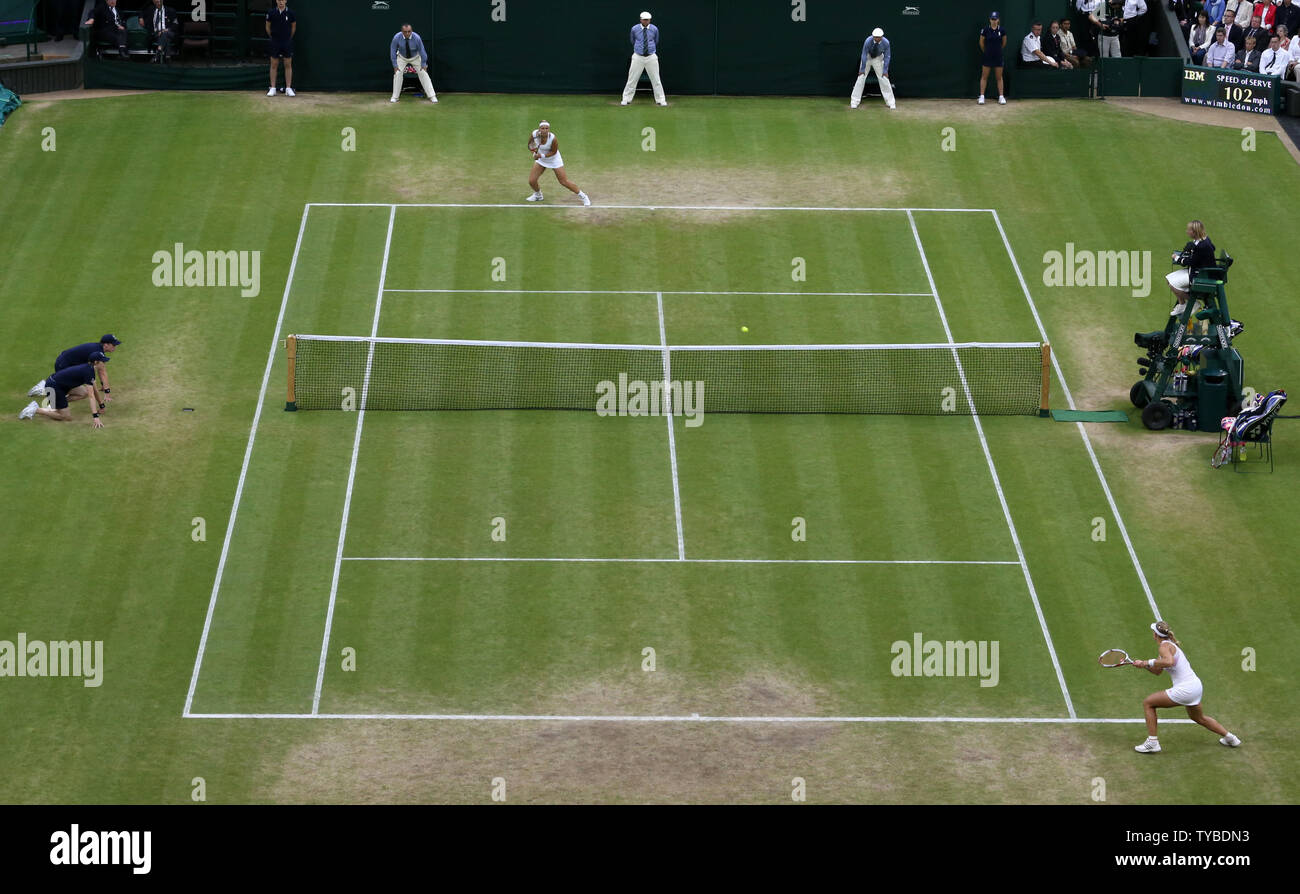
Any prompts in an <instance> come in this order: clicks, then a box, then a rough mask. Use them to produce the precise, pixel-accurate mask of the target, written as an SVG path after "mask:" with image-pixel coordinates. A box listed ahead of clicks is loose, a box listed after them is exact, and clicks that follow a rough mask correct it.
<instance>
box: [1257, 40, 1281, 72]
mask: <svg viewBox="0 0 1300 894" xmlns="http://www.w3.org/2000/svg"><path fill="white" fill-rule="evenodd" d="M1281 43H1282V42H1281V41H1280V40H1279V39H1278V36H1277V35H1276V34H1274V35H1273V37H1272V38H1270V39H1269V42H1268V49H1267V50H1265V51H1264V52H1263V54H1262V55H1261V56H1260V57H1259V73H1260V74H1262V75H1268V76H1269V77H1270V78H1280V77H1282V75H1284V74H1286V63H1287V54H1286V53H1283V52H1282V50H1281V47H1280V44H1281Z"/></svg>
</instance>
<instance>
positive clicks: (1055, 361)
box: [993, 209, 1160, 621]
mask: <svg viewBox="0 0 1300 894" xmlns="http://www.w3.org/2000/svg"><path fill="white" fill-rule="evenodd" d="M993 222H994V223H995V224H997V225H998V233H999V234H1001V236H1002V245H1003V247H1004V248H1006V250H1007V257H1008V258H1010V259H1011V266H1012V267H1014V268H1015V271H1016V279H1018V280H1020V288H1021V290H1022V291H1023V292H1024V293H1025V300H1026V301H1027V302H1029V310H1030V312H1031V313H1032V314H1033V315H1034V322H1035V323H1036V324H1037V325H1038V334H1039V335H1040V336H1042V338H1043V341H1045V342H1048V343H1050V342H1051V339H1049V338H1048V337H1047V330H1046V329H1045V328H1043V320H1042V318H1041V317H1039V316H1038V307H1037V306H1036V305H1035V304H1034V299H1033V296H1031V295H1030V294H1029V286H1028V285H1026V284H1025V277H1024V274H1022V273H1021V272H1020V264H1019V263H1018V262H1017V261H1016V254H1015V252H1013V251H1012V250H1011V241H1010V240H1009V239H1007V231H1006V230H1004V229H1002V220H1001V218H999V217H998V212H997V210H996V209H994V210H993ZM1052 368H1053V369H1054V370H1056V378H1057V380H1058V381H1059V382H1060V383H1061V391H1063V392H1064V393H1065V402H1066V404H1068V405H1069V407H1070V409H1071V410H1073V409H1075V406H1074V397H1073V395H1071V394H1070V386H1069V385H1067V384H1066V382H1065V373H1063V372H1061V355H1060V354H1059V353H1058V352H1057V351H1053V352H1052ZM1075 427H1076V428H1077V429H1078V430H1079V437H1081V438H1083V446H1084V447H1085V448H1087V450H1088V459H1090V460H1091V461H1092V468H1093V470H1094V471H1095V472H1096V473H1097V480H1098V481H1100V482H1101V490H1102V493H1104V494H1105V495H1106V503H1107V504H1108V505H1109V506H1110V511H1111V514H1112V515H1113V516H1114V518H1115V525H1116V527H1118V528H1119V533H1120V536H1121V537H1122V538H1124V547H1125V548H1126V549H1127V550H1128V557H1129V560H1130V561H1132V563H1133V570H1134V571H1136V572H1137V576H1138V582H1139V583H1141V584H1142V592H1143V593H1145V594H1146V597H1147V604H1148V605H1150V606H1151V613H1152V614H1153V615H1155V617H1156V620H1157V621H1158V620H1160V609H1159V608H1158V607H1157V606H1156V599H1155V597H1154V596H1153V595H1151V586H1150V585H1149V584H1148V583H1147V576H1146V573H1145V572H1144V571H1143V570H1142V563H1141V562H1140V561H1139V560H1138V556H1137V550H1135V549H1134V548H1133V541H1132V540H1131V539H1129V536H1128V528H1126V527H1125V526H1124V519H1123V517H1122V516H1121V515H1120V514H1119V507H1118V506H1116V505H1115V497H1114V496H1113V495H1112V494H1111V492H1110V484H1108V483H1107V481H1106V475H1105V473H1104V472H1102V470H1101V463H1100V462H1098V461H1097V454H1096V453H1095V452H1094V451H1093V449H1092V440H1091V439H1090V438H1089V437H1088V430H1087V428H1085V427H1084V425H1083V423H1082V422H1076V423H1075Z"/></svg>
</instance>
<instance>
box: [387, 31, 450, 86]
mask: <svg viewBox="0 0 1300 894" xmlns="http://www.w3.org/2000/svg"><path fill="white" fill-rule="evenodd" d="M388 60H389V61H390V62H392V63H393V97H392V99H390V100H388V101H389V102H397V98H398V97H399V96H401V95H402V81H403V80H405V77H406V76H405V74H404V72H405V71H406V66H408V65H410V66H413V67H414V68H415V70H416V71H417V72H418V77H419V78H420V86H421V87H423V88H424V95H425V96H427V97H429V102H437V101H438V94H436V93H434V92H433V81H431V80H429V51H428V50H426V49H425V48H424V41H422V40H420V35H418V34H416V33H415V32H414V31H412V30H411V26H410V25H403V26H402V30H401V31H398V32H397V33H396V34H394V35H393V42H392V43H390V44H389V45H388Z"/></svg>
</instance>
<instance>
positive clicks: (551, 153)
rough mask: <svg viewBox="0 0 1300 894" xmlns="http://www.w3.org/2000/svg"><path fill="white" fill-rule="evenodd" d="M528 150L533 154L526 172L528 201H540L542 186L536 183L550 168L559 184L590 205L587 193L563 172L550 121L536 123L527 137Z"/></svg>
mask: <svg viewBox="0 0 1300 894" xmlns="http://www.w3.org/2000/svg"><path fill="white" fill-rule="evenodd" d="M528 151H529V152H531V153H532V154H533V169H532V170H531V171H530V172H529V173H528V185H529V186H531V187H532V188H533V194H532V195H531V196H529V197H528V199H527V201H529V202H540V201H541V200H542V187H541V185H540V184H539V183H538V178H539V177H541V176H542V172H543V171H546V170H552V171H554V172H555V179H556V180H559V181H560V185H561V186H563V187H564V188H565V189H567V190H568V191H569V192H573V193H577V194H578V198H580V199H582V204H584V205H590V204H591V199H589V198H587V194H586V193H585V192H583V191H582V190H581V189H579V188H578V184H576V183H574V182H573V181H572V180H570V179H569V178H568V176H566V175H565V173H564V159H562V158H561V157H560V141H559V140H558V139H556V137H555V134H554V133H553V132H552V131H551V123H550V122H549V121H542V122H541V123H539V124H538V125H537V130H535V131H533V132H532V134H531V135H530V136H529V137H528Z"/></svg>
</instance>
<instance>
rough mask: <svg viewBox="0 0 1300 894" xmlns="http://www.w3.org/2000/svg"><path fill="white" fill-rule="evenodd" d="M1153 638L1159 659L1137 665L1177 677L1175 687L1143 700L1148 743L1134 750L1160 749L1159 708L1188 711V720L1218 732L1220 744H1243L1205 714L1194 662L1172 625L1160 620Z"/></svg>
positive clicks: (1153, 629)
mask: <svg viewBox="0 0 1300 894" xmlns="http://www.w3.org/2000/svg"><path fill="white" fill-rule="evenodd" d="M1151 635H1152V637H1153V638H1154V639H1155V641H1156V645H1157V647H1158V649H1159V657H1156V658H1152V659H1149V660H1148V659H1143V658H1138V659H1135V660H1134V661H1133V666H1134V667H1141V668H1145V669H1146V670H1148V671H1150V672H1151V673H1153V674H1155V675H1156V676H1160V673H1161V671H1163V670H1164V669H1165V668H1168V669H1169V676H1170V677H1172V678H1173V685H1172V686H1170V687H1169V688H1168V689H1162V690H1160V691H1159V692H1153V693H1151V694H1150V695H1148V696H1147V697H1146V698H1145V699H1143V700H1142V711H1143V713H1144V714H1145V715H1146V720H1147V740H1146V741H1145V742H1143V743H1142V744H1141V745H1135V746H1134V750H1135V751H1138V752H1140V753H1142V754H1155V753H1156V752H1158V751H1159V750H1160V740H1159V739H1157V738H1156V709H1157V708H1175V707H1184V708H1186V709H1187V716H1188V717H1190V718H1192V719H1193V720H1195V721H1196V722H1197V723H1199V724H1200V725H1201V726H1203V727H1205V728H1206V729H1208V730H1212V731H1214V732H1216V733H1218V734H1219V743H1220V744H1222V745H1227V746H1229V747H1231V748H1236V747H1237V746H1238V745H1240V744H1241V740H1240V739H1238V738H1237V737H1236V736H1234V735H1233V734H1232V733H1230V732H1228V731H1227V730H1226V729H1224V728H1223V724H1221V723H1219V721H1217V720H1215V719H1214V718H1213V717H1206V716H1205V714H1204V712H1202V711H1201V694H1202V686H1201V679H1200V677H1198V676H1196V671H1194V670H1192V665H1191V662H1189V661H1188V660H1187V656H1186V655H1185V654H1184V653H1183V650H1182V649H1180V648H1178V645H1179V643H1178V640H1177V639H1175V638H1174V632H1173V631H1172V630H1170V629H1169V625H1168V624H1166V623H1165V622H1164V621H1156V622H1155V623H1154V624H1152V625H1151Z"/></svg>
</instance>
